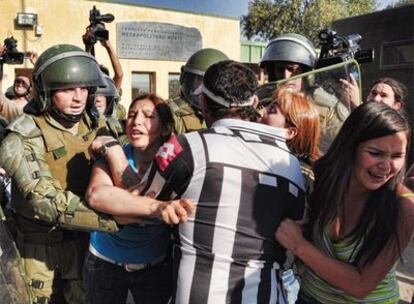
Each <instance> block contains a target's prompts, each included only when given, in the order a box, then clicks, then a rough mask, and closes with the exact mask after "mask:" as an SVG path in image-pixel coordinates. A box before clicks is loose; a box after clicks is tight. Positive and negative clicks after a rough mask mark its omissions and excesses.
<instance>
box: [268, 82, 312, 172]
mask: <svg viewBox="0 0 414 304" xmlns="http://www.w3.org/2000/svg"><path fill="white" fill-rule="evenodd" d="M274 97H275V99H276V102H277V104H278V106H279V108H280V111H281V112H282V114H283V115H284V116H285V119H286V124H287V125H286V127H295V128H296V129H297V134H296V136H295V137H293V138H292V139H288V140H287V145H288V146H289V148H290V149H291V150H292V152H293V153H295V155H296V156H298V157H299V158H300V159H301V160H303V161H305V162H307V163H309V164H313V163H314V162H315V161H316V159H318V157H319V154H320V151H319V148H318V146H319V135H320V130H319V113H318V111H317V110H316V108H315V106H314V104H313V102H312V100H311V99H310V97H307V96H305V95H304V94H302V93H298V92H297V93H296V92H291V91H289V90H287V89H283V88H281V89H278V90H276V91H275V93H274Z"/></svg>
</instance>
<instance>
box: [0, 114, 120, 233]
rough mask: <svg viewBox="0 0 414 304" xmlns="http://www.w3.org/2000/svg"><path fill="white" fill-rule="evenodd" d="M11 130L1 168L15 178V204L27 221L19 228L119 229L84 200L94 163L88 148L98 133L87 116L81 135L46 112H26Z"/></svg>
mask: <svg viewBox="0 0 414 304" xmlns="http://www.w3.org/2000/svg"><path fill="white" fill-rule="evenodd" d="M103 124H104V122H103ZM101 125H102V123H101ZM7 129H8V134H7V135H6V137H5V138H4V140H3V141H2V144H1V146H0V166H1V167H3V168H4V169H5V170H6V172H7V173H8V174H9V175H10V176H11V177H12V179H13V187H14V188H13V193H12V206H13V208H14V209H15V210H16V212H17V214H18V219H19V218H21V220H22V221H23V222H24V225H18V226H19V229H22V230H23V231H21V232H23V233H29V232H47V231H50V230H51V229H55V228H57V227H64V228H67V229H74V230H86V231H89V230H102V231H116V230H117V227H116V224H115V222H114V221H113V220H111V219H109V217H108V216H105V215H100V214H98V213H96V212H95V211H93V210H91V209H89V208H88V207H87V206H86V205H85V204H84V202H82V197H83V196H84V194H85V191H86V187H87V185H88V182H89V177H90V173H91V165H92V164H91V160H90V157H89V154H88V147H89V145H90V143H91V142H92V141H93V139H94V138H95V135H96V132H97V130H93V129H91V127H90V121H89V120H88V119H87V118H86V117H85V118H84V119H83V120H82V121H81V122H80V125H79V131H78V135H72V134H71V133H70V132H68V130H66V129H65V128H64V127H63V126H61V125H60V124H59V123H58V122H57V121H55V120H54V119H53V118H52V117H50V116H49V115H48V114H44V115H43V116H31V115H27V114H24V115H22V116H21V117H19V118H18V119H17V120H15V121H14V122H13V123H11V124H10V125H9V126H8V127H7ZM18 222H19V221H18ZM18 224H19V223H18Z"/></svg>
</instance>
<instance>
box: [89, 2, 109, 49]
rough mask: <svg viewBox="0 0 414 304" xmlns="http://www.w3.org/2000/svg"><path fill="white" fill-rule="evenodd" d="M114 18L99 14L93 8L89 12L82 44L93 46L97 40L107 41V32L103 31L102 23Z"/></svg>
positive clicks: (103, 25)
mask: <svg viewBox="0 0 414 304" xmlns="http://www.w3.org/2000/svg"><path fill="white" fill-rule="evenodd" d="M114 19H115V17H114V15H112V14H101V13H100V11H99V10H98V9H97V8H96V6H93V8H92V9H91V10H90V11H89V22H90V24H89V26H88V27H87V30H88V31H87V33H86V34H85V35H84V36H83V42H84V43H85V44H86V45H93V44H95V43H96V42H97V41H98V40H99V41H100V40H108V38H109V32H108V31H107V30H106V29H105V24H104V23H110V22H112V21H114Z"/></svg>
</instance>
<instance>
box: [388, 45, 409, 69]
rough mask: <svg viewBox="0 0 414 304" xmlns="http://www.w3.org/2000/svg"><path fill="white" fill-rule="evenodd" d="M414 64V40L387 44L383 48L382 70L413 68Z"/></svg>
mask: <svg viewBox="0 0 414 304" xmlns="http://www.w3.org/2000/svg"><path fill="white" fill-rule="evenodd" d="M413 63H414V40H403V41H393V42H385V43H383V45H382V46H381V68H382V69H392V68H397V67H398V68H401V67H407V68H412V66H413Z"/></svg>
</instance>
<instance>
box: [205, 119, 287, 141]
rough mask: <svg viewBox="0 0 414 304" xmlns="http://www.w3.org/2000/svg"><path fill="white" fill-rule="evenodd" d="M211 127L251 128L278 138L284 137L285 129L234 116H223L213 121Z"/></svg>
mask: <svg viewBox="0 0 414 304" xmlns="http://www.w3.org/2000/svg"><path fill="white" fill-rule="evenodd" d="M211 127H212V128H216V127H225V128H229V129H251V130H254V131H258V132H260V133H265V134H266V135H269V136H272V137H278V138H285V131H284V130H283V129H282V128H275V127H271V126H268V125H265V124H261V123H257V122H251V121H246V120H241V119H234V118H223V119H219V120H217V121H215V122H214V123H213V124H212V125H211Z"/></svg>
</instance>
